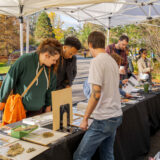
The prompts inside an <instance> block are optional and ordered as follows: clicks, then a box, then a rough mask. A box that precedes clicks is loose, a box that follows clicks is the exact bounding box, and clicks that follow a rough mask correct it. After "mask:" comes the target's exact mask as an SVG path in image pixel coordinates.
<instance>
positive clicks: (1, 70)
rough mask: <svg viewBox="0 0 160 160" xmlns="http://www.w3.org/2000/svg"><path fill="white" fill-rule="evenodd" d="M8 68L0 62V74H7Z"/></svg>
mask: <svg viewBox="0 0 160 160" xmlns="http://www.w3.org/2000/svg"><path fill="white" fill-rule="evenodd" d="M9 68H10V66H8V65H7V64H6V63H3V62H0V74H2V73H7V72H8V70H9Z"/></svg>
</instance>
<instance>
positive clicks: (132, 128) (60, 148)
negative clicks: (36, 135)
mask: <svg viewBox="0 0 160 160" xmlns="http://www.w3.org/2000/svg"><path fill="white" fill-rule="evenodd" d="M145 97H146V98H145V99H144V100H142V101H141V102H139V103H136V104H133V105H127V106H125V107H123V122H122V125H121V126H120V127H119V128H118V130H117V135H116V139H115V147H114V148H115V159H116V160H136V159H137V158H138V157H139V156H141V155H143V154H146V153H147V152H148V151H149V149H150V136H151V135H153V134H154V133H155V132H156V131H157V130H158V129H159V128H160V94H158V93H157V94H146V95H145ZM48 128H52V127H51V126H48ZM83 134H84V132H83V131H78V132H76V133H74V134H71V135H69V136H67V137H65V138H64V139H62V140H61V141H59V142H58V143H56V144H52V145H50V149H48V150H47V151H45V152H44V153H42V154H40V155H38V156H37V157H35V158H33V160H49V159H53V160H72V156H73V153H74V151H75V150H76V148H77V146H78V144H79V143H80V140H81V138H82V137H83ZM92 159H93V160H98V159H99V152H98V150H97V152H96V154H95V155H94V157H93V158H92Z"/></svg>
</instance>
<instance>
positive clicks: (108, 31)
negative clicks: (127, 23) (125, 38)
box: [107, 28, 110, 46]
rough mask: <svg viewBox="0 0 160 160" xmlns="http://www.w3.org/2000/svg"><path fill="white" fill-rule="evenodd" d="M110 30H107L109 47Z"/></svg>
mask: <svg viewBox="0 0 160 160" xmlns="http://www.w3.org/2000/svg"><path fill="white" fill-rule="evenodd" d="M109 38H110V28H108V29H107V46H108V45H109Z"/></svg>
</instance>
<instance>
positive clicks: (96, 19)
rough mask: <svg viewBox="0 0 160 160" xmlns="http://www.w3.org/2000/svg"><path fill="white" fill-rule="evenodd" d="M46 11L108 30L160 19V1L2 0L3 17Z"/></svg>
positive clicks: (0, 8)
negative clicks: (50, 10) (98, 25)
mask: <svg viewBox="0 0 160 160" xmlns="http://www.w3.org/2000/svg"><path fill="white" fill-rule="evenodd" d="M43 9H47V10H48V9H52V10H53V11H54V12H57V13H61V14H67V15H69V16H70V17H72V18H74V19H76V20H77V21H78V22H86V21H88V22H92V23H97V24H101V25H103V26H105V27H113V26H117V25H124V24H131V23H135V22H140V21H144V20H146V19H151V18H157V17H159V16H160V0H0V14H6V15H12V16H17V17H20V16H27V15H31V14H33V13H35V12H38V11H40V10H43Z"/></svg>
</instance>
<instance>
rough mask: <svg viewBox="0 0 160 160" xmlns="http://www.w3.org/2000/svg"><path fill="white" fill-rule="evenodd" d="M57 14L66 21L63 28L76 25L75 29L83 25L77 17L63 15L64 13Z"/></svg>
mask: <svg viewBox="0 0 160 160" xmlns="http://www.w3.org/2000/svg"><path fill="white" fill-rule="evenodd" d="M57 15H59V16H60V18H61V21H63V22H64V25H63V29H67V28H68V27H74V28H75V29H79V28H80V26H82V25H83V24H82V23H80V22H77V21H76V20H75V19H73V18H71V17H69V16H67V15H63V14H57Z"/></svg>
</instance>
